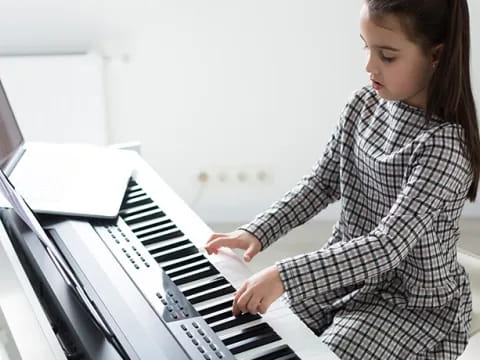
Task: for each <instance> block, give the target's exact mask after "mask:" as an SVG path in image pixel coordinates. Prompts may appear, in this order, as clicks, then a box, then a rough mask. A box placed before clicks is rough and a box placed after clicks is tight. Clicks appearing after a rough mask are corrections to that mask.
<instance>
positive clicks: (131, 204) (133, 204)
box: [124, 197, 153, 209]
mask: <svg viewBox="0 0 480 360" xmlns="http://www.w3.org/2000/svg"><path fill="white" fill-rule="evenodd" d="M151 203H153V200H152V199H150V198H149V197H147V198H142V199H138V200H133V201H128V202H126V203H125V204H124V207H125V208H126V209H131V208H134V207H137V206H140V205H146V204H151Z"/></svg>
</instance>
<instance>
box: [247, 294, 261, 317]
mask: <svg viewBox="0 0 480 360" xmlns="http://www.w3.org/2000/svg"><path fill="white" fill-rule="evenodd" d="M260 300H261V297H260V296H258V295H255V294H253V295H252V297H251V298H250V299H249V300H248V303H247V304H246V307H247V311H248V312H249V313H250V314H252V315H257V313H258V306H259V305H260Z"/></svg>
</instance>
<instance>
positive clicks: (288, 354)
mask: <svg viewBox="0 0 480 360" xmlns="http://www.w3.org/2000/svg"><path fill="white" fill-rule="evenodd" d="M287 359H288V360H297V359H298V360H300V358H299V357H298V356H297V355H296V354H295V353H294V352H293V350H292V349H291V348H290V346H288V345H280V346H278V347H276V348H274V349H269V350H267V351H265V352H263V353H262V354H258V356H256V357H255V358H253V359H252V360H287Z"/></svg>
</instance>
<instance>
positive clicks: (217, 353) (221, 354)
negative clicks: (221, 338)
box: [215, 351, 223, 359]
mask: <svg viewBox="0 0 480 360" xmlns="http://www.w3.org/2000/svg"><path fill="white" fill-rule="evenodd" d="M215 355H217V358H219V359H223V353H222V352H220V351H215Z"/></svg>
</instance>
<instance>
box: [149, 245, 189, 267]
mask: <svg viewBox="0 0 480 360" xmlns="http://www.w3.org/2000/svg"><path fill="white" fill-rule="evenodd" d="M195 253H198V249H197V248H196V247H195V246H193V245H192V246H189V247H186V248H183V249H179V250H177V251H171V252H169V253H167V254H163V255H153V257H154V258H155V260H156V261H157V262H159V263H161V262H165V261H169V260H173V259H179V258H181V257H185V256H188V255H193V254H195Z"/></svg>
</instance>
